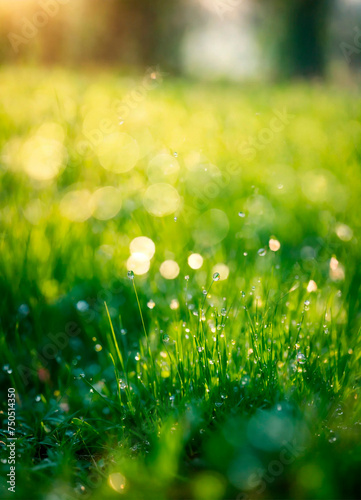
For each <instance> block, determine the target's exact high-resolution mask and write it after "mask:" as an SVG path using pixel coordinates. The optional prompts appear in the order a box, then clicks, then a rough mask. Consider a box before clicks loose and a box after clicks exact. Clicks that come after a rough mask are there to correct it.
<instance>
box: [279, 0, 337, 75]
mask: <svg viewBox="0 0 361 500" xmlns="http://www.w3.org/2000/svg"><path fill="white" fill-rule="evenodd" d="M332 3H333V0H287V1H285V0H274V1H273V2H272V3H271V8H272V9H274V15H276V16H277V17H278V18H281V19H279V20H280V21H281V32H280V33H276V36H277V37H279V43H277V42H276V43H277V45H278V54H279V67H280V72H281V74H282V75H283V76H286V77H304V78H312V77H322V76H324V74H325V69H326V49H327V31H328V24H329V18H330V13H331V9H332ZM271 36H272V35H271ZM273 36H275V34H274V33H273Z"/></svg>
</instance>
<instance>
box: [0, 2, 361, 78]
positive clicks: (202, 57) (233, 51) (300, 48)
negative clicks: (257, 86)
mask: <svg viewBox="0 0 361 500" xmlns="http://www.w3.org/2000/svg"><path fill="white" fill-rule="evenodd" d="M0 17H1V27H0V30H1V31H0V62H1V63H2V64H4V63H9V62H11V63H31V64H34V63H36V64H38V63H44V64H61V65H70V66H76V67H79V65H85V66H86V65H88V66H89V65H94V64H96V65H104V66H109V65H112V66H116V67H119V68H122V67H123V68H124V67H126V68H134V67H135V68H137V67H144V66H150V65H154V64H159V65H160V66H161V67H162V69H164V70H166V71H170V72H171V73H175V74H184V75H188V76H192V77H197V78H207V79H208V78H213V79H214V78H215V79H227V80H228V79H231V80H239V79H243V78H252V79H265V78H270V77H271V78H275V77H282V78H289V77H295V76H296V77H299V76H302V77H323V76H328V77H330V76H332V77H336V76H337V77H338V78H340V79H347V78H348V77H349V75H350V74H355V73H356V72H357V71H358V70H359V68H360V49H361V36H360V24H361V2H360V1H359V0H294V1H292V2H288V1H285V0H268V1H265V0H172V1H169V2H164V1H161V0H152V1H151V0H137V1H131V0H106V1H104V0H76V1H70V0H0Z"/></svg>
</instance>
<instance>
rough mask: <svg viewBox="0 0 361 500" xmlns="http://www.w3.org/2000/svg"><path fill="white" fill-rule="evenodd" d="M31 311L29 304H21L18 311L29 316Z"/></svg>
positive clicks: (21, 314)
mask: <svg viewBox="0 0 361 500" xmlns="http://www.w3.org/2000/svg"><path fill="white" fill-rule="evenodd" d="M29 312H30V309H29V306H28V305H27V304H21V306H19V309H18V313H19V314H20V316H23V317H24V316H27V315H28V314H29Z"/></svg>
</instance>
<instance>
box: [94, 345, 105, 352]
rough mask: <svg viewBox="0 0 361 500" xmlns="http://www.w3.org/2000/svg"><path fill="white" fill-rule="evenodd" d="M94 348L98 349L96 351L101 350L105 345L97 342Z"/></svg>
mask: <svg viewBox="0 0 361 500" xmlns="http://www.w3.org/2000/svg"><path fill="white" fill-rule="evenodd" d="M94 349H95V350H96V352H100V351H101V350H102V349H103V347H102V346H101V345H100V344H96V345H95V347H94Z"/></svg>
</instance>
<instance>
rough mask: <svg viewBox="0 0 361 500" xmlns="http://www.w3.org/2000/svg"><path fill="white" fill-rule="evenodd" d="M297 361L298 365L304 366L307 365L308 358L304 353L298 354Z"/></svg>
mask: <svg viewBox="0 0 361 500" xmlns="http://www.w3.org/2000/svg"><path fill="white" fill-rule="evenodd" d="M296 360H297V362H298V363H300V365H304V364H305V363H306V356H305V355H304V354H302V352H298V353H297V356H296Z"/></svg>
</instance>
